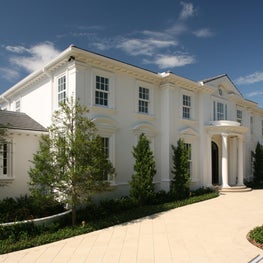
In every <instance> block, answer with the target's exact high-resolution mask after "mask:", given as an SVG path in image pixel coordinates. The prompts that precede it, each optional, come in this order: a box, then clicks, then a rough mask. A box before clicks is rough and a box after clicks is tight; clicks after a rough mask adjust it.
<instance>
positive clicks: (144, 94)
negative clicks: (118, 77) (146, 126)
mask: <svg viewBox="0 0 263 263" xmlns="http://www.w3.org/2000/svg"><path fill="white" fill-rule="evenodd" d="M149 94H150V92H149V89H148V88H143V87H139V101H138V111H139V113H146V114H148V113H149V102H150V96H149Z"/></svg>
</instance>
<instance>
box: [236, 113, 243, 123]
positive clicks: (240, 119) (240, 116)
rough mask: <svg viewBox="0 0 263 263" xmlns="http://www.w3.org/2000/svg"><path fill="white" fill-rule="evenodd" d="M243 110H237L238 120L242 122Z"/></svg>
mask: <svg viewBox="0 0 263 263" xmlns="http://www.w3.org/2000/svg"><path fill="white" fill-rule="evenodd" d="M242 114H243V113H242V111H241V110H237V122H239V123H240V124H242Z"/></svg>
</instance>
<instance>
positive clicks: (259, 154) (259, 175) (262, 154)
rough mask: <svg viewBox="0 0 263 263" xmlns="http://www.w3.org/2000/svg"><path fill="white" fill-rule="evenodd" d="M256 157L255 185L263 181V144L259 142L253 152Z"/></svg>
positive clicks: (254, 163)
mask: <svg viewBox="0 0 263 263" xmlns="http://www.w3.org/2000/svg"><path fill="white" fill-rule="evenodd" d="M252 154H253V157H254V162H253V165H254V171H253V182H254V184H255V185H259V184H260V183H262V182H263V146H262V145H261V144H260V143H259V142H258V143H257V146H256V149H255V152H253V153H252Z"/></svg>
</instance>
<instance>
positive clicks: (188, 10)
mask: <svg viewBox="0 0 263 263" xmlns="http://www.w3.org/2000/svg"><path fill="white" fill-rule="evenodd" d="M180 4H181V5H182V6H183V9H182V11H181V13H180V16H179V19H180V20H185V19H187V18H189V17H192V16H193V15H194V13H195V10H194V6H193V4H192V3H186V2H180Z"/></svg>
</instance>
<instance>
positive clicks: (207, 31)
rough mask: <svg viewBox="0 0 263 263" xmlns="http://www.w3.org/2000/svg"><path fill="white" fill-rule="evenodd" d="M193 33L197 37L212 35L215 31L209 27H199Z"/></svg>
mask: <svg viewBox="0 0 263 263" xmlns="http://www.w3.org/2000/svg"><path fill="white" fill-rule="evenodd" d="M193 34H194V35H195V36H197V37H211V36H213V33H212V32H211V31H210V29H208V28H203V29H199V30H196V31H194V32H193Z"/></svg>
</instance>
